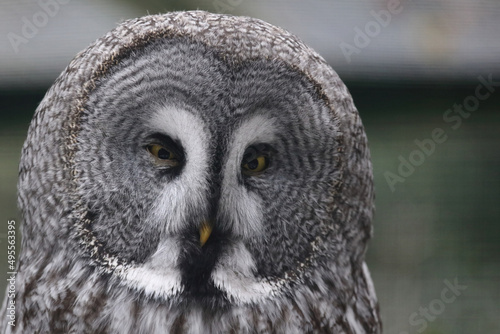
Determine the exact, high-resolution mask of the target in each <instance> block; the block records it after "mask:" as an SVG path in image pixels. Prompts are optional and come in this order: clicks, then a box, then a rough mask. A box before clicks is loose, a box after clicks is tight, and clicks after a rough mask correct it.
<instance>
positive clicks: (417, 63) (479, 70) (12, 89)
mask: <svg viewBox="0 0 500 334" xmlns="http://www.w3.org/2000/svg"><path fill="white" fill-rule="evenodd" d="M188 9H204V10H208V11H211V12H219V13H221V12H224V13H229V14H233V15H247V16H253V17H257V18H261V19H263V20H265V21H268V22H270V23H273V24H275V25H278V26H281V27H283V28H285V29H287V30H289V31H291V32H293V33H295V34H296V35H298V36H299V37H301V38H302V39H303V40H304V41H305V42H306V43H307V44H309V45H310V46H312V47H313V48H314V49H316V50H317V51H318V52H319V53H320V54H321V55H322V56H323V57H324V58H325V59H326V60H327V61H328V62H329V63H330V64H331V65H332V67H333V68H334V69H335V70H336V71H337V72H338V73H339V75H340V76H341V78H342V79H343V80H344V81H345V83H346V85H347V86H348V87H349V89H350V91H351V94H352V95H353V98H354V102H355V103H356V106H357V107H358V109H359V111H360V114H361V117H362V119H363V122H364V124H365V127H366V131H367V133H368V138H369V141H370V148H371V153H372V159H373V165H374V176H375V185H376V196H377V198H376V205H377V212H376V217H375V221H374V231H375V233H374V238H373V239H372V241H371V244H370V248H369V250H368V254H367V262H368V265H369V267H370V269H371V272H372V275H373V279H374V281H375V288H376V290H377V294H378V297H379V301H380V306H381V313H382V317H383V321H384V329H385V332H386V333H397V334H403V333H422V332H423V333H499V332H500V283H499V282H500V263H499V260H498V258H499V255H500V220H499V216H500V203H499V200H500V127H499V125H500V113H499V109H500V108H499V107H500V37H499V36H500V2H499V1H496V0H489V1H488V0H484V1H476V0H433V1H425V0H424V1H422V0H419V1H403V2H401V3H400V4H399V5H398V2H397V0H391V1H387V0H383V1H382V0H371V1H363V0H335V1H319V0H316V1H303V0H302V1H298V0H297V1H285V0H274V1H252V2H250V1H242V0H215V1H212V0H210V1H204V2H202V1H182V2H181V1H180V0H178V1H154V0H149V1H142V2H141V3H140V4H139V3H138V2H135V1H131V0H130V1H125V0H122V1H119V0H113V1H106V2H103V1H97V0H95V1H94V0H88V1H82V0H72V1H68V0H42V1H34V0H24V1H20V0H15V1H6V0H2V1H1V2H0V120H1V121H0V131H1V132H0V187H1V188H0V220H1V221H2V223H0V270H1V271H0V272H1V273H2V274H1V276H0V277H4V274H5V273H6V272H7V269H6V264H7V249H6V246H7V239H6V232H7V222H8V220H10V219H14V220H16V222H17V224H19V223H20V215H19V213H18V211H17V209H16V182H17V167H18V162H19V157H20V152H21V146H22V143H23V141H24V138H25V136H26V131H27V128H28V125H29V122H30V119H31V117H32V115H33V112H34V110H35V109H36V107H37V105H38V103H39V102H40V101H41V99H42V98H43V95H44V94H45V91H46V90H47V89H48V88H49V87H50V85H51V84H52V82H53V81H54V80H55V78H56V77H57V76H58V74H59V73H60V72H61V71H62V70H63V69H64V67H65V66H66V65H67V64H68V63H69V61H70V60H71V59H72V57H73V56H74V55H75V54H76V53H77V52H78V51H80V50H82V49H84V48H86V47H87V46H88V44H90V43H91V42H92V41H93V40H95V39H96V38H98V37H100V36H101V35H103V34H104V33H106V32H107V31H108V30H110V29H112V28H113V27H114V26H115V25H116V24H117V23H118V22H121V21H123V20H124V19H128V18H133V17H137V16H142V15H146V14H148V13H150V14H154V13H159V12H167V11H171V10H188ZM488 81H490V82H491V81H493V82H496V83H497V84H496V85H497V86H495V84H490V85H488V87H486V86H484V82H488ZM479 85H483V87H482V88H479V89H478V88H477V87H478V86H479ZM454 108H455V109H456V110H458V109H459V108H462V113H461V114H460V113H458V112H456V111H453V110H454ZM436 129H438V130H436ZM439 129H441V131H440V130H439ZM436 131H437V132H438V133H439V132H441V134H439V135H436ZM433 133H434V141H433V142H432V143H431V141H430V140H432V138H433ZM418 142H420V143H424V144H425V145H426V146H424V147H423V148H419V146H418V145H417V143H418ZM425 151H426V152H425ZM18 237H19V236H18ZM18 244H20V238H18ZM2 253H3V255H2ZM5 283H6V281H5V279H4V278H2V279H1V280H0V289H1V292H0V296H1V295H3V290H4V288H3V287H4V286H5ZM449 285H454V286H455V287H456V286H457V285H459V287H458V288H455V290H453V289H451V290H450V288H449V287H448V286H449ZM447 287H448V288H447ZM445 289H448V290H445ZM453 291H455V293H453ZM451 299H453V300H452V301H451ZM0 316H3V315H0Z"/></svg>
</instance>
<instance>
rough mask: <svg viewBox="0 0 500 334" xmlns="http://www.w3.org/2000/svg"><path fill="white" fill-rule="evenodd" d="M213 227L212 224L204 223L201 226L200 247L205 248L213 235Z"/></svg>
mask: <svg viewBox="0 0 500 334" xmlns="http://www.w3.org/2000/svg"><path fill="white" fill-rule="evenodd" d="M212 229H213V226H212V224H211V223H210V222H208V221H204V222H203V223H201V226H200V245H201V247H203V245H205V243H206V242H207V240H208V238H210V234H212Z"/></svg>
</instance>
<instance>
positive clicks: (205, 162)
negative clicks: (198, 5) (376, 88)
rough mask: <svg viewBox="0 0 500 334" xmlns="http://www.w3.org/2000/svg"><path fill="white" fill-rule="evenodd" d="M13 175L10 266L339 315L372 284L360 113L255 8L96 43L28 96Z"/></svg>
mask: <svg viewBox="0 0 500 334" xmlns="http://www.w3.org/2000/svg"><path fill="white" fill-rule="evenodd" d="M19 189H20V207H21V209H22V211H23V215H24V219H25V227H24V239H23V255H22V259H21V266H20V271H21V272H22V271H23V270H25V271H26V272H28V271H30V270H31V271H37V270H38V271H39V272H41V273H42V274H41V276H43V275H44V273H45V272H46V270H52V269H54V266H56V265H57V264H59V265H60V266H61V268H63V267H64V268H66V269H61V268H59V269H58V270H53V271H51V272H52V275H54V276H55V277H60V278H61V279H70V278H73V276H74V277H77V276H78V275H81V276H79V277H80V280H81V277H92V279H93V281H94V282H104V283H102V284H104V285H105V286H106V291H107V293H108V295H113V294H114V295H120V296H121V297H120V298H125V297H123V296H129V297H130V298H132V299H134V298H135V299H136V300H138V299H140V300H143V301H144V303H146V302H147V303H156V305H168V307H169V308H170V310H173V309H176V308H177V309H183V310H186V309H189V308H201V309H204V310H211V311H213V312H224V310H229V309H235V308H238V307H254V306H255V305H264V304H266V303H270V304H273V305H279V304H280V303H284V302H285V301H288V302H290V301H294V302H295V303H299V299H300V298H306V297H304V296H308V297H307V298H313V297H311V296H315V295H317V296H319V297H318V298H320V299H321V302H320V301H318V304H317V305H321V303H328V302H329V303H331V304H332V305H336V306H338V307H339V308H340V307H344V309H343V311H342V312H347V311H346V309H347V308H348V307H350V308H351V312H353V311H352V309H354V307H353V306H352V305H356V303H357V302H356V301H355V299H356V298H355V295H356V293H357V291H360V290H362V289H365V290H367V291H368V290H370V289H369V285H370V282H368V281H369V277H368V278H367V276H366V269H365V267H364V262H363V261H364V253H365V250H366V244H367V241H368V239H369V237H370V233H371V219H372V210H373V184H372V170H371V164H370V158H369V151H368V147H367V140H366V136H365V133H364V130H363V126H362V124H361V121H360V119H359V116H358V112H357V110H356V108H355V106H354V104H353V102H352V99H351V96H350V94H349V93H348V91H347V89H346V87H345V85H344V84H343V83H342V81H341V80H340V79H339V77H338V76H337V74H336V73H335V72H334V71H333V70H332V69H331V68H330V67H329V66H328V65H327V64H326V62H325V61H324V60H323V58H321V57H320V56H319V55H318V54H317V53H316V52H314V51H313V50H312V49H311V48H309V47H307V46H306V45H305V44H304V43H303V42H301V41H300V40H299V39H298V38H297V37H295V36H294V35H292V34H290V33H288V32H286V31H284V30H282V29H280V28H277V27H274V26H272V25H270V24H267V23H265V22H262V21H260V20H256V19H251V18H246V17H233V16H226V15H216V14H210V13H206V12H200V11H196V12H177V13H170V14H166V15H153V16H147V17H144V18H140V19H136V20H131V21H127V22H125V23H123V24H121V25H120V26H119V27H118V28H116V29H115V30H113V31H112V32H110V33H108V34H107V35H105V36H104V37H102V38H101V39H99V40H97V41H96V42H95V43H94V44H92V45H91V46H90V47H89V48H87V49H86V50H85V51H83V52H81V53H79V54H78V55H77V56H76V58H75V59H74V60H73V61H72V62H71V63H70V65H69V66H68V67H67V68H66V70H65V71H64V72H63V73H62V74H61V76H60V77H59V78H58V79H57V81H56V83H55V84H54V86H53V87H52V88H51V89H50V90H49V92H48V93H47V95H46V97H45V99H44V100H43V102H42V103H41V105H40V107H39V108H38V110H37V112H36V114H35V116H34V120H33V122H32V124H31V127H30V130H29V134H28V139H27V141H26V144H25V146H24V149H23V157H22V161H21V167H20V181H19ZM35 267H36V269H34V268H35ZM75 268H78V273H79V274H76V272H77V270H76V269H75ZM69 273H71V274H69ZM27 275H28V274H27ZM41 276H39V278H38V279H39V280H40V277H41ZM77 281H78V280H77V278H74V281H73V283H74V284H77V283H76V282H77ZM78 282H80V281H78ZM360 282H361V283H360ZM68 284H69V285H71V284H70V283H68ZM81 284H83V283H81ZM95 284H97V283H95ZM99 284H101V283H99ZM81 293H82V294H83V292H81ZM298 294H301V296H303V297H300V298H299V297H297V296H298ZM307 298H306V299H307ZM370 298H371V297H370ZM353 300H354V301H353ZM299 304H300V303H299ZM368 304H369V303H368ZM251 305H254V306H251ZM342 305H343V306H342ZM299 308H300V307H299ZM318 308H321V307H320V306H318ZM348 317H349V316H348ZM351 317H352V315H351Z"/></svg>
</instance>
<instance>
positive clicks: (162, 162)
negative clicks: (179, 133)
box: [146, 144, 180, 168]
mask: <svg viewBox="0 0 500 334" xmlns="http://www.w3.org/2000/svg"><path fill="white" fill-rule="evenodd" d="M146 149H147V150H148V151H149V153H151V155H152V156H153V158H154V161H155V164H156V165H158V166H159V167H164V168H170V167H177V166H179V163H180V161H179V157H178V156H177V154H176V153H175V152H174V150H173V149H170V148H168V147H165V146H163V145H160V144H149V145H147V146H146Z"/></svg>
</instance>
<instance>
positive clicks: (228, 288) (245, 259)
mask: <svg viewBox="0 0 500 334" xmlns="http://www.w3.org/2000/svg"><path fill="white" fill-rule="evenodd" d="M254 272H255V264H254V262H253V259H252V255H251V254H250V253H249V251H248V250H247V249H246V247H245V245H243V243H242V242H239V243H237V244H235V245H234V246H233V247H232V248H231V249H230V250H228V252H227V253H226V255H225V256H224V257H222V258H221V259H220V261H219V263H218V264H217V265H216V267H215V268H214V271H213V272H212V275H211V278H212V281H213V283H214V285H215V287H217V288H218V289H220V290H221V291H223V292H225V294H226V296H227V297H228V298H229V300H230V301H231V302H234V303H238V304H246V303H254V302H258V301H262V300H264V299H266V298H269V297H271V296H275V295H277V294H278V293H279V286H278V285H277V284H276V283H275V284H271V283H269V282H265V281H262V280H259V279H257V278H256V277H255V276H254Z"/></svg>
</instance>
